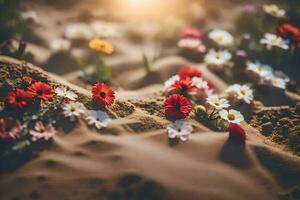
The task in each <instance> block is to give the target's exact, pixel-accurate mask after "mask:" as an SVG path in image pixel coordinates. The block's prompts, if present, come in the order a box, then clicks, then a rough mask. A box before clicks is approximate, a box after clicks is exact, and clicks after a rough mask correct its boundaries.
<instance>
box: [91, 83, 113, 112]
mask: <svg viewBox="0 0 300 200" xmlns="http://www.w3.org/2000/svg"><path fill="white" fill-rule="evenodd" d="M92 94H93V100H94V102H96V103H97V104H98V105H100V106H102V107H106V106H110V105H112V104H113V103H114V101H115V92H114V91H113V90H112V89H111V88H110V87H109V86H108V85H106V84H104V83H97V84H95V85H94V86H93V88H92Z"/></svg>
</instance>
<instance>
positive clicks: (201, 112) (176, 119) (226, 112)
mask: <svg viewBox="0 0 300 200" xmlns="http://www.w3.org/2000/svg"><path fill="white" fill-rule="evenodd" d="M213 88H214V86H213V85H212V84H211V83H210V82H209V81H207V80H205V79H204V77H203V76H202V73H201V72H200V71H199V70H197V69H196V68H194V67H185V68H183V69H181V70H179V71H178V73H177V75H175V76H173V77H171V78H170V79H169V80H167V81H166V82H165V87H164V91H165V93H166V95H167V99H166V100H165V102H164V109H165V114H166V117H167V118H168V119H169V120H171V121H173V123H172V124H171V125H169V126H168V128H167V131H168V136H169V138H171V139H174V138H179V139H180V140H182V141H186V140H187V139H188V137H189V135H190V134H191V132H192V130H193V128H192V126H191V125H189V124H188V123H187V122H185V119H186V118H187V117H188V116H189V115H190V113H191V112H192V110H193V109H194V112H195V114H196V115H197V116H200V117H201V118H203V119H206V120H210V121H216V122H218V123H219V124H220V123H222V124H223V126H228V127H229V130H230V132H231V133H232V134H237V136H238V138H244V137H245V133H244V131H241V130H242V128H240V127H239V125H238V124H240V123H241V122H242V121H244V117H243V115H242V114H241V113H240V112H239V111H237V110H234V109H229V107H230V104H229V99H230V101H231V102H234V101H233V100H236V101H243V102H245V103H247V104H250V103H251V101H252V100H253V97H254V96H253V90H252V89H251V88H250V87H249V86H248V85H238V84H234V85H232V86H230V87H229V88H228V89H227V90H226V95H225V96H218V95H216V94H215V93H214V91H213ZM226 130H227V129H226Z"/></svg>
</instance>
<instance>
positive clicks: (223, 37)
mask: <svg viewBox="0 0 300 200" xmlns="http://www.w3.org/2000/svg"><path fill="white" fill-rule="evenodd" d="M208 38H209V39H211V40H212V41H214V42H215V43H216V44H218V45H219V46H223V47H224V46H231V45H232V44H233V42H234V39H233V37H232V35H231V34H230V33H228V32H227V31H224V30H219V29H216V30H213V31H211V32H210V33H209V34H208Z"/></svg>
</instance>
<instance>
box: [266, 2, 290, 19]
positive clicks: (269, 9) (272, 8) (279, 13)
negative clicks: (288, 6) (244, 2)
mask: <svg viewBox="0 0 300 200" xmlns="http://www.w3.org/2000/svg"><path fill="white" fill-rule="evenodd" d="M263 9H264V11H265V12H266V13H267V14H269V15H271V16H273V17H276V18H284V17H285V14H286V11H285V10H284V9H280V8H279V7H278V6H277V5H276V4H270V5H264V6H263Z"/></svg>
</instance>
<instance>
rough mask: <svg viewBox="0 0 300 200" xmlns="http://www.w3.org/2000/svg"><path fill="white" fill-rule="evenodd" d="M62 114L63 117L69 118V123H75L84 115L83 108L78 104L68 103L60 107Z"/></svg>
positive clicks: (84, 110)
mask: <svg viewBox="0 0 300 200" xmlns="http://www.w3.org/2000/svg"><path fill="white" fill-rule="evenodd" d="M62 109H63V114H64V116H65V117H69V118H70V120H71V121H75V119H76V118H77V117H80V116H81V115H83V114H85V113H86V108H85V106H84V105H83V104H82V103H80V102H74V101H71V102H68V103H63V105H62Z"/></svg>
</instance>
